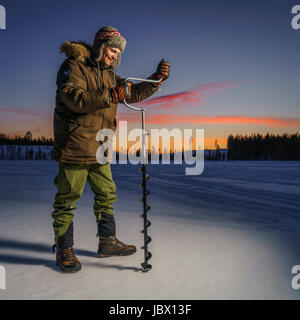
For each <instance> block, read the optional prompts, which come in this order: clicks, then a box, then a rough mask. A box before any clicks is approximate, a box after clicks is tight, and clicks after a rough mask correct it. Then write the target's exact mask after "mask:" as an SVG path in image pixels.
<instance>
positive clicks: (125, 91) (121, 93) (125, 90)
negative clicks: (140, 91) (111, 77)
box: [110, 82, 131, 103]
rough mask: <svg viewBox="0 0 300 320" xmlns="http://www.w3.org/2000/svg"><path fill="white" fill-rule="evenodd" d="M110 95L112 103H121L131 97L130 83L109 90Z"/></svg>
mask: <svg viewBox="0 0 300 320" xmlns="http://www.w3.org/2000/svg"><path fill="white" fill-rule="evenodd" d="M110 94H111V101H112V103H119V102H122V101H123V100H124V99H126V98H128V97H130V95H131V83H129V82H127V83H120V84H118V85H117V86H116V87H115V88H111V91H110Z"/></svg>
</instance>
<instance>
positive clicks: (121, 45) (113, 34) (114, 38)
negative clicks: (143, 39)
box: [92, 26, 126, 68]
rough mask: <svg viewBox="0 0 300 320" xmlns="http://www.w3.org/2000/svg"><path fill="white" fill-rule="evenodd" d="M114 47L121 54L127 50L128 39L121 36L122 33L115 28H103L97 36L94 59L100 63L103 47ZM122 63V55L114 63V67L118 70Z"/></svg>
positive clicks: (94, 45) (93, 49)
mask: <svg viewBox="0 0 300 320" xmlns="http://www.w3.org/2000/svg"><path fill="white" fill-rule="evenodd" d="M104 46H105V47H113V48H118V49H119V50H120V51H121V53H122V52H123V51H124V50H125V47H126V39H125V38H124V37H123V36H122V35H121V33H120V32H119V31H118V30H117V29H116V28H114V27H111V26H105V27H102V28H101V29H100V30H99V31H98V32H97V33H96V35H95V38H94V44H93V48H92V51H93V57H94V59H95V60H96V61H98V62H99V61H100V60H101V58H102V51H103V47H104ZM120 63H121V54H119V55H118V58H117V59H116V60H115V61H113V62H112V67H113V68H116V67H118V66H119V65H120Z"/></svg>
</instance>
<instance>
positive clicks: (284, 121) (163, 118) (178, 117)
mask: <svg viewBox="0 0 300 320" xmlns="http://www.w3.org/2000/svg"><path fill="white" fill-rule="evenodd" d="M147 121H148V123H151V124H179V123H190V124H256V125H263V126H268V127H291V126H300V118H288V117H247V116H212V117H207V116H198V115H185V114H157V115H152V116H150V117H148V119H147Z"/></svg>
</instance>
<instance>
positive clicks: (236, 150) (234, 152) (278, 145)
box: [227, 133, 300, 160]
mask: <svg viewBox="0 0 300 320" xmlns="http://www.w3.org/2000/svg"><path fill="white" fill-rule="evenodd" d="M227 159H228V160H300V135H299V133H295V134H287V133H285V134H282V135H274V134H269V133H267V134H266V135H265V136H263V135H261V134H259V133H258V134H251V135H250V136H248V135H244V136H243V135H236V136H235V137H234V136H233V135H229V137H228V139H227Z"/></svg>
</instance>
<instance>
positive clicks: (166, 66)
mask: <svg viewBox="0 0 300 320" xmlns="http://www.w3.org/2000/svg"><path fill="white" fill-rule="evenodd" d="M169 75H170V63H169V62H168V61H166V60H164V59H162V60H161V61H160V63H159V64H158V66H157V69H156V73H155V77H156V79H157V80H159V79H162V81H161V83H162V82H164V81H165V80H167V79H168V78H169Z"/></svg>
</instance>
